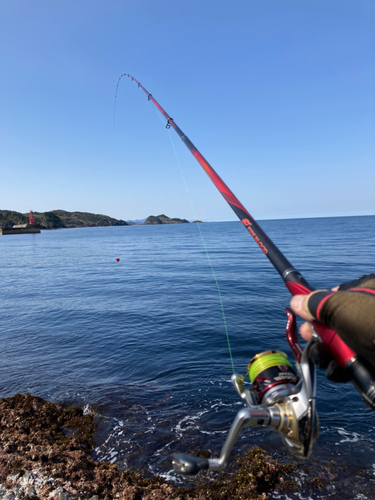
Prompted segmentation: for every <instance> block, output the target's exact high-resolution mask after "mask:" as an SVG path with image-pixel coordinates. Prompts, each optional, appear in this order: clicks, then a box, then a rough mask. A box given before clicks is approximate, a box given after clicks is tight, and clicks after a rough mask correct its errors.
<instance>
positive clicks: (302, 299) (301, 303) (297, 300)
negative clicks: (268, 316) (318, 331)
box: [290, 295, 314, 321]
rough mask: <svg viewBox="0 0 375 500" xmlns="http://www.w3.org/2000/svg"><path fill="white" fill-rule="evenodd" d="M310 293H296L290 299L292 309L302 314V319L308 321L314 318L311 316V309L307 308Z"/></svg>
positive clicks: (299, 314)
mask: <svg viewBox="0 0 375 500" xmlns="http://www.w3.org/2000/svg"><path fill="white" fill-rule="evenodd" d="M308 297H309V295H295V296H294V297H292V300H291V301H290V307H291V308H292V310H293V311H294V312H295V313H296V314H298V316H301V318H302V319H306V320H307V321H312V320H313V319H314V318H313V317H312V316H311V314H310V312H309V310H308V309H307V298H308Z"/></svg>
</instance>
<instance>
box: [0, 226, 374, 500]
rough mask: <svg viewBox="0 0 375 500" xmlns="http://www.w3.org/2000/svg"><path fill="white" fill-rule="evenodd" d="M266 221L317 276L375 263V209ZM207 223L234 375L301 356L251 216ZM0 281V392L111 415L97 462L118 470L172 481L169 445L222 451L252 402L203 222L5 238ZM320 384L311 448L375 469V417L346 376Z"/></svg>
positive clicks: (262, 440)
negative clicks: (255, 359)
mask: <svg viewBox="0 0 375 500" xmlns="http://www.w3.org/2000/svg"><path fill="white" fill-rule="evenodd" d="M261 225H262V227H263V228H264V230H265V231H266V232H267V233H268V234H269V236H270V237H271V238H272V239H273V240H274V242H275V243H276V244H277V245H278V246H279V247H280V249H281V250H282V251H283V252H284V253H285V254H286V256H287V257H288V259H289V260H290V261H291V262H292V263H293V265H294V266H295V267H297V269H299V270H300V271H301V272H302V273H303V275H304V276H305V277H306V279H307V280H308V281H309V282H310V283H312V284H313V285H314V286H317V287H330V286H334V285H336V284H338V283H341V282H343V281H348V280H350V279H353V278H356V277H358V276H360V275H362V274H365V273H368V272H374V270H375V269H374V267H375V266H374V258H375V217H373V216H371V217H370V216H369V217H345V218H325V219H304V220H302V219H300V220H283V221H265V222H263V223H261ZM201 230H202V233H203V235H204V239H205V242H206V245H207V248H208V250H209V254H210V258H211V260H212V263H213V266H214V269H215V272H216V276H217V279H218V282H219V284H220V290H221V294H222V298H223V303H224V309H225V313H226V319H227V324H228V330H229V337H230V342H231V347H232V353H233V358H234V364H235V369H236V371H237V372H239V373H244V372H245V369H246V366H247V363H248V361H249V360H250V358H251V357H252V356H254V355H255V354H256V353H257V352H260V351H263V350H266V349H281V350H283V351H286V352H288V353H289V352H290V351H289V349H288V346H287V342H286V340H285V333H284V332H285V322H286V319H285V314H284V309H283V308H284V306H285V305H287V304H288V302H289V298H290V297H289V294H288V292H287V290H286V288H285V286H284V285H283V283H282V281H281V279H280V278H279V276H278V274H277V273H276V271H274V269H273V268H272V266H271V265H270V264H269V262H268V260H267V259H266V258H265V257H264V255H263V254H262V253H261V252H260V250H259V248H258V247H257V245H255V244H254V242H253V241H252V239H251V238H250V237H249V235H248V233H247V232H246V231H245V230H244V228H243V226H242V225H241V223H239V222H229V223H206V224H202V225H201ZM116 258H119V259H120V262H119V263H116V260H115V259H116ZM0 279H1V301H0V312H1V322H0V333H1V335H0V353H1V354H0V361H1V362H0V397H5V396H11V395H13V394H15V393H17V392H26V391H27V392H31V393H33V394H36V395H39V396H42V397H44V398H48V399H51V400H54V401H59V402H67V403H74V404H81V405H85V407H86V408H87V411H94V412H95V413H96V415H97V417H98V422H99V429H100V432H99V435H98V436H97V449H96V457H97V458H98V459H102V460H110V461H112V462H115V463H117V464H118V465H119V466H120V467H132V468H138V469H146V470H151V471H153V472H158V473H161V474H164V475H165V476H168V477H172V478H173V474H172V473H171V458H170V456H171V454H172V453H174V452H176V451H185V450H189V451H192V450H194V449H198V448H206V449H211V450H213V451H214V452H216V453H217V452H218V451H219V450H220V448H221V444H222V442H223V440H224V438H225V434H226V432H227V430H228V428H229V425H230V423H231V421H232V419H233V417H234V415H235V413H236V411H238V409H240V407H241V402H240V401H239V399H238V397H237V395H236V393H235V392H234V390H233V388H232V386H231V384H230V376H231V373H232V371H231V363H230V359H229V355H228V347H227V341H226V337H225V331H224V323H223V318H222V314H221V307H220V303H219V300H218V292H217V288H216V285H215V282H214V280H213V277H212V274H211V270H210V267H209V263H208V260H207V257H206V255H205V252H204V248H203V245H202V242H201V239H200V236H199V231H198V227H197V225H196V224H189V225H188V224H186V225H173V226H168V225H161V226H132V227H109V228H85V229H66V230H61V231H42V233H41V234H39V235H14V236H4V237H1V238H0ZM318 383H319V385H318V411H319V416H320V423H321V436H320V438H319V442H318V444H317V445H316V447H315V453H314V457H317V456H319V457H325V458H330V457H331V458H335V459H338V457H340V460H341V463H342V464H344V465H345V466H346V467H347V468H348V470H350V469H351V468H353V467H361V468H369V469H371V467H372V464H375V453H374V448H375V436H374V431H373V427H374V424H375V414H374V413H373V412H371V411H370V410H369V409H367V408H366V407H365V406H364V404H362V402H361V401H360V399H359V396H357V393H356V391H355V390H354V389H353V388H352V387H351V386H350V385H349V384H346V385H334V384H331V383H329V382H327V381H326V380H325V378H324V374H323V373H319V380H318ZM253 444H259V445H261V446H265V447H266V448H267V449H269V450H271V451H273V452H275V453H276V452H280V453H282V452H283V448H282V444H281V438H279V437H278V436H277V435H276V434H274V433H272V432H271V431H268V430H262V429H259V428H256V429H249V430H247V431H246V432H244V433H243V435H242V436H241V439H240V440H239V443H238V448H239V449H246V447H248V446H249V445H253ZM374 467H375V466H374ZM348 498H351V497H348Z"/></svg>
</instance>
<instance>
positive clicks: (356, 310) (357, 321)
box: [307, 274, 375, 383]
mask: <svg viewBox="0 0 375 500" xmlns="http://www.w3.org/2000/svg"><path fill="white" fill-rule="evenodd" d="M307 307H308V309H309V312H310V314H311V315H312V316H314V318H316V319H317V320H318V321H321V322H323V323H325V324H326V325H328V326H329V327H331V328H332V329H333V330H334V331H335V332H336V333H337V334H338V335H339V336H340V337H341V338H342V339H343V341H344V342H345V343H346V344H347V345H348V346H349V347H350V348H351V349H353V351H355V352H356V353H357V354H358V355H360V356H361V357H363V358H364V359H365V360H367V361H368V362H369V363H370V365H372V366H375V274H369V275H365V276H362V277H361V278H359V279H356V280H353V281H350V282H349V283H343V284H342V285H340V287H339V289H338V291H337V292H332V291H329V290H318V291H316V292H313V293H312V294H311V295H310V297H309V298H308V302H307ZM310 358H311V359H312V361H313V362H314V363H315V364H316V365H317V366H318V367H319V368H326V377H327V378H328V379H329V380H332V381H334V382H344V383H345V382H348V381H349V380H350V378H349V377H348V374H347V372H346V371H345V370H344V369H343V368H341V367H340V366H339V365H338V364H337V363H336V362H335V361H334V360H333V358H332V355H331V353H330V350H329V348H328V347H327V346H325V345H324V344H321V343H317V344H315V345H313V346H311V350H310Z"/></svg>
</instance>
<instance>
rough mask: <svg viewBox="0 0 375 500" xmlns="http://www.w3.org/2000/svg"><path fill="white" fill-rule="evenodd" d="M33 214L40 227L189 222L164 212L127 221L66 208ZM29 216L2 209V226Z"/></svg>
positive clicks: (18, 221) (0, 226) (14, 224)
mask: <svg viewBox="0 0 375 500" xmlns="http://www.w3.org/2000/svg"><path fill="white" fill-rule="evenodd" d="M33 215H34V219H35V223H36V224H38V225H39V226H40V229H65V228H79V227H105V226H133V225H143V224H144V225H154V224H186V223H187V224H188V223H189V221H188V220H186V219H178V218H170V217H167V216H166V215H164V214H161V215H157V216H154V215H150V216H149V217H147V219H142V220H137V221H125V220H122V219H114V218H113V217H109V216H108V215H102V214H92V213H90V212H67V211H66V210H52V211H51V212H33ZM28 217H29V214H28V213H26V214H22V213H20V212H15V211H13V210H0V228H4V229H9V228H12V227H13V226H16V225H19V224H27V223H28V221H29V219H28Z"/></svg>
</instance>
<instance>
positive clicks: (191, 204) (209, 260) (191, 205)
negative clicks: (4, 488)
mask: <svg viewBox="0 0 375 500" xmlns="http://www.w3.org/2000/svg"><path fill="white" fill-rule="evenodd" d="M154 109H155V113H156V114H157V116H158V117H159V118H160V120H161V121H162V123H163V125H164V120H163V118H162V116H161V114H160V113H159V112H158V110H157V109H156V108H154ZM168 133H169V139H170V141H171V144H172V148H173V151H174V154H175V157H176V160H177V165H178V167H179V169H180V173H181V177H182V180H183V182H184V185H185V189H186V194H187V196H188V199H189V203H190V207H191V209H192V211H193V215H194V219H195V220H196V221H198V217H197V214H196V212H195V208H194V204H193V202H192V199H191V196H190V191H189V188H188V185H187V182H186V179H185V176H184V172H183V170H182V167H181V163H180V159H179V157H178V155H177V151H176V148H175V145H174V142H173V139H172V134H171V131H170V130H169V129H168ZM196 225H197V226H198V231H199V235H200V237H201V240H202V244H203V248H204V251H205V253H206V257H207V260H208V263H209V265H210V268H211V273H212V276H213V279H214V281H215V284H216V288H217V292H218V294H219V303H220V309H221V314H222V317H223V323H224V330H225V336H226V339H227V344H228V351H229V357H230V362H231V365H232V371H233V373H235V370H234V362H233V356H232V349H231V346H230V340H229V333H228V326H227V320H226V316H225V311H224V304H223V299H222V295H221V290H220V286H219V282H218V280H217V278H216V274H215V270H214V266H213V265H212V261H211V258H210V254H209V252H208V248H207V246H206V242H205V240H204V237H203V233H202V230H201V226H200V224H199V222H196Z"/></svg>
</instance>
